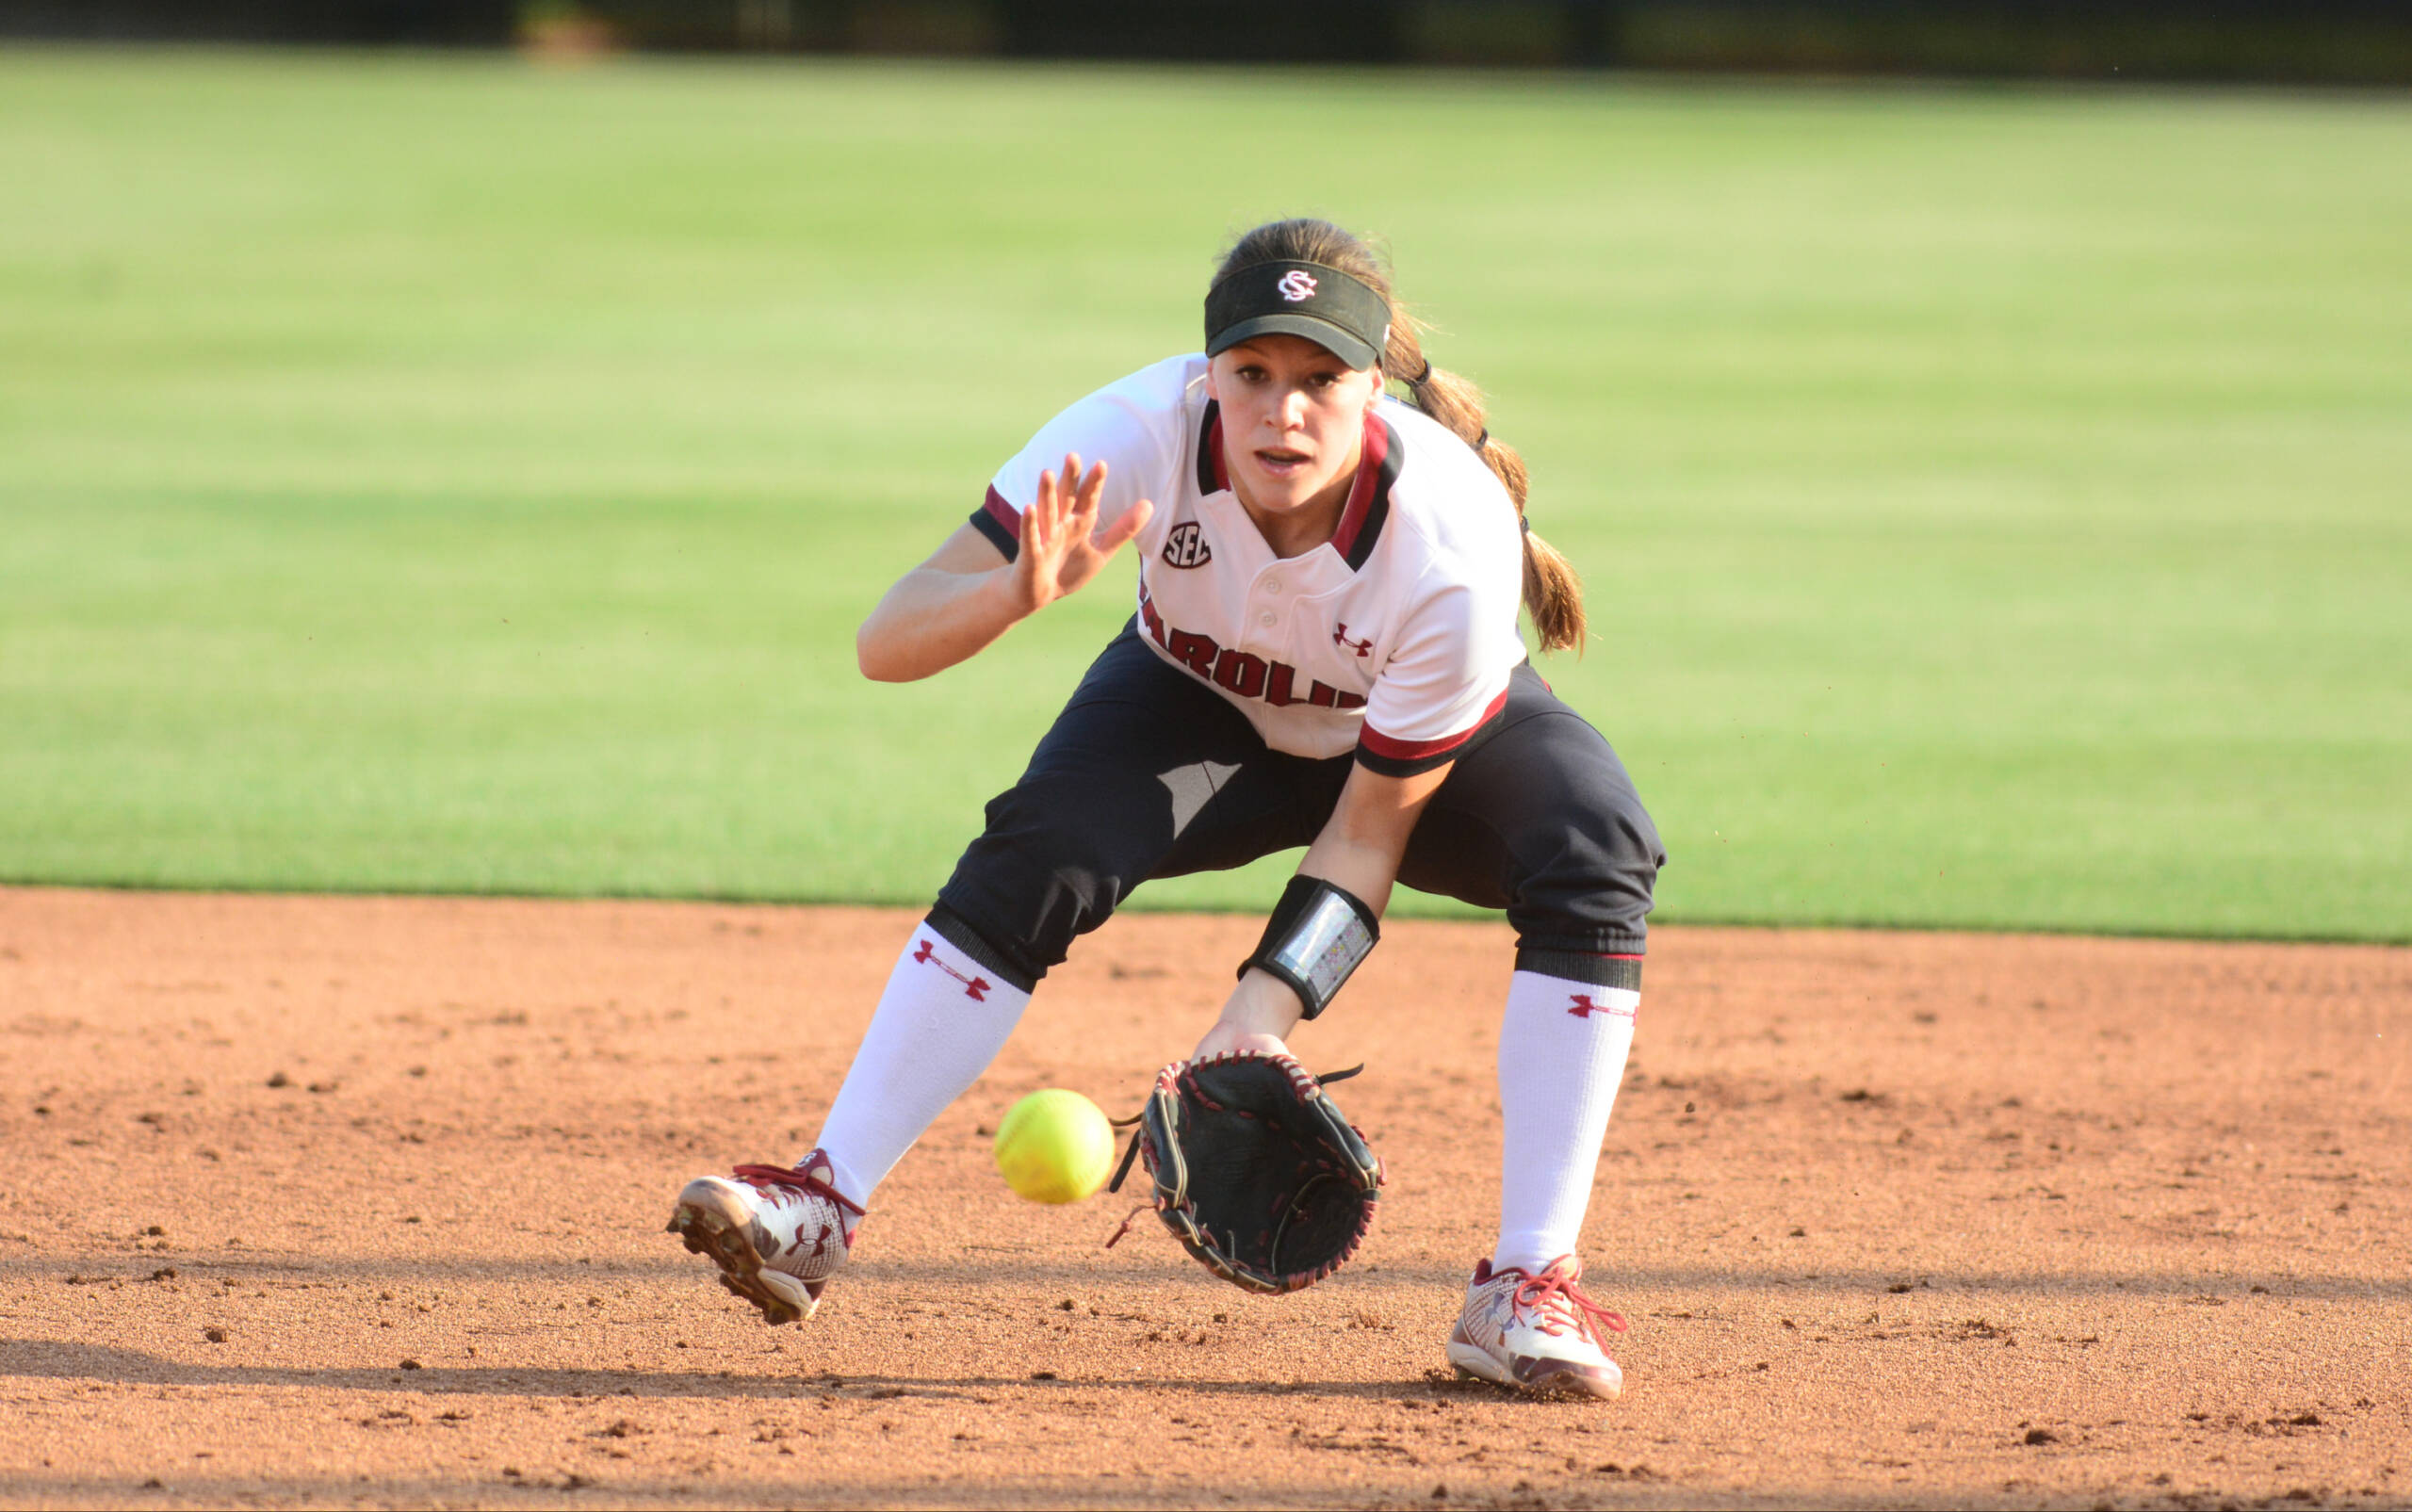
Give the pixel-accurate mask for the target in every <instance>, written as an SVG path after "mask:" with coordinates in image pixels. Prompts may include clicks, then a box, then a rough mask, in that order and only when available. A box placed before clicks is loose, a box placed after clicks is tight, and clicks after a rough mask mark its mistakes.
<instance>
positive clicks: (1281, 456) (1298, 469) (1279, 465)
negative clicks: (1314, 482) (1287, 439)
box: [1256, 447, 1314, 478]
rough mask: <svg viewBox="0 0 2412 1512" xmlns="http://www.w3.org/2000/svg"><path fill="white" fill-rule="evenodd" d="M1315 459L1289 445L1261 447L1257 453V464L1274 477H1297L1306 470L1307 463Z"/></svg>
mask: <svg viewBox="0 0 2412 1512" xmlns="http://www.w3.org/2000/svg"><path fill="white" fill-rule="evenodd" d="M1313 460H1314V459H1312V457H1310V456H1308V455H1307V454H1306V453H1305V452H1303V451H1296V450H1293V449H1292V448H1290V447H1259V448H1257V453H1256V464H1257V465H1258V466H1260V467H1262V468H1263V469H1264V471H1265V472H1266V474H1267V475H1269V476H1271V477H1274V478H1295V477H1296V476H1297V475H1298V474H1299V473H1302V472H1304V471H1306V469H1307V463H1310V462H1312V461H1313Z"/></svg>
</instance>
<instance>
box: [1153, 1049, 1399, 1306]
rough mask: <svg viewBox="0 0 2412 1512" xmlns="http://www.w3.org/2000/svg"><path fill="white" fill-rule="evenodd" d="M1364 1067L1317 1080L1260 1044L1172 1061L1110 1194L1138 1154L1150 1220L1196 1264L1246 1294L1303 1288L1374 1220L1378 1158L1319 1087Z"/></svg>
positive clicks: (1342, 1258)
mask: <svg viewBox="0 0 2412 1512" xmlns="http://www.w3.org/2000/svg"><path fill="white" fill-rule="evenodd" d="M1361 1069H1363V1068H1362V1067H1357V1068H1356V1069H1352V1070H1347V1071H1336V1072H1333V1073H1332V1074H1331V1075H1330V1076H1328V1077H1325V1078H1322V1079H1317V1078H1316V1077H1314V1076H1312V1074H1310V1073H1309V1072H1308V1071H1307V1069H1306V1067H1304V1066H1302V1065H1299V1064H1298V1063H1297V1062H1296V1061H1295V1060H1292V1059H1291V1058H1290V1057H1289V1056H1287V1055H1271V1054H1266V1053H1264V1052H1263V1051H1261V1050H1234V1051H1231V1052H1230V1053H1228V1054H1224V1055H1210V1056H1207V1057H1205V1058H1203V1059H1201V1060H1195V1061H1175V1062H1173V1063H1172V1064H1171V1065H1167V1066H1165V1068H1164V1069H1163V1070H1162V1071H1159V1072H1157V1073H1156V1084H1155V1088H1154V1090H1153V1091H1152V1092H1151V1093H1150V1094H1149V1097H1148V1105H1147V1107H1146V1108H1145V1109H1143V1110H1142V1111H1141V1112H1140V1114H1139V1130H1138V1132H1137V1133H1136V1134H1135V1135H1133V1138H1132V1141H1131V1149H1130V1150H1129V1151H1128V1152H1126V1153H1125V1154H1124V1155H1123V1157H1122V1167H1121V1169H1120V1170H1118V1171H1116V1173H1115V1177H1114V1185H1113V1187H1112V1190H1114V1191H1117V1192H1118V1191H1120V1190H1121V1188H1122V1181H1123V1179H1124V1178H1125V1177H1127V1176H1129V1175H1130V1174H1131V1161H1132V1157H1133V1155H1136V1156H1138V1157H1140V1158H1142V1159H1144V1160H1145V1161H1146V1162H1147V1164H1148V1174H1149V1176H1150V1177H1151V1178H1153V1179H1154V1181H1155V1209H1156V1215H1157V1216H1158V1217H1160V1218H1162V1219H1163V1220H1164V1224H1165V1227H1166V1228H1169V1229H1171V1230H1172V1235H1173V1237H1174V1238H1175V1239H1178V1240H1180V1241H1181V1243H1182V1248H1184V1249H1186V1250H1188V1251H1189V1253H1190V1254H1192V1255H1193V1256H1196V1257H1197V1259H1198V1262H1199V1263H1200V1264H1202V1265H1204V1266H1205V1267H1206V1268H1207V1269H1208V1270H1210V1271H1213V1272H1214V1274H1215V1275H1216V1276H1221V1277H1222V1278H1223V1279H1224V1280H1226V1281H1229V1282H1230V1283H1231V1284H1232V1285H1233V1286H1236V1287H1238V1288H1240V1289H1241V1290H1243V1291H1247V1292H1259V1293H1266V1294H1269V1295H1279V1294H1280V1293H1285V1292H1298V1291H1303V1290H1305V1289H1306V1288H1308V1287H1310V1286H1312V1285H1314V1284H1315V1283H1316V1282H1317V1281H1320V1280H1322V1279H1323V1278H1324V1277H1325V1276H1329V1275H1330V1274H1332V1273H1333V1272H1334V1271H1337V1270H1338V1269H1340V1267H1341V1266H1342V1265H1344V1264H1345V1263H1346V1262H1347V1260H1348V1257H1349V1256H1351V1255H1353V1254H1355V1253H1356V1252H1357V1246H1358V1245H1359V1244H1361V1243H1362V1242H1363V1241H1364V1238H1365V1235H1366V1233H1367V1232H1368V1231H1369V1230H1370V1229H1371V1228H1372V1227H1373V1226H1374V1204H1375V1202H1376V1200H1377V1198H1378V1197H1379V1195H1380V1192H1381V1185H1382V1162H1381V1161H1380V1160H1379V1159H1378V1158H1377V1157H1376V1156H1375V1154H1374V1152H1373V1151H1372V1150H1371V1149H1369V1148H1367V1147H1366V1145H1365V1141H1364V1138H1363V1136H1361V1135H1360V1134H1359V1133H1358V1132H1357V1130H1356V1129H1355V1128H1354V1127H1353V1126H1352V1125H1351V1124H1350V1123H1349V1122H1348V1120H1347V1118H1346V1117H1345V1115H1344V1114H1342V1113H1341V1111H1340V1109H1339V1107H1338V1106H1337V1105H1335V1104H1334V1103H1333V1102H1332V1100H1331V1098H1330V1097H1329V1096H1328V1095H1327V1094H1326V1093H1325V1091H1324V1089H1323V1083H1324V1082H1325V1081H1340V1080H1341V1079H1342V1078H1344V1077H1350V1076H1354V1075H1356V1074H1357V1071H1358V1070H1361ZM1134 1216H1135V1214H1134ZM1120 1237H1121V1235H1120V1234H1116V1236H1115V1238H1116V1239H1119V1238H1120ZM1107 1243H1108V1244H1112V1243H1113V1241H1112V1240H1109V1241H1107Z"/></svg>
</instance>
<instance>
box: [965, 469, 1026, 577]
mask: <svg viewBox="0 0 2412 1512" xmlns="http://www.w3.org/2000/svg"><path fill="white" fill-rule="evenodd" d="M971 528H973V529H975V530H977V531H979V532H980V533H981V534H982V535H985V536H986V537H987V538H988V544H989V545H993V546H995V547H996V548H997V549H998V550H1000V551H1002V552H1003V553H1004V554H1005V560H1006V561H1013V560H1014V559H1015V558H1016V557H1019V556H1020V555H1021V512H1020V511H1019V510H1017V509H1015V508H1014V507H1013V506H1012V505H1011V504H1008V503H1007V502H1005V496H1004V495H1002V494H1000V493H998V492H997V491H996V489H995V488H993V487H991V488H990V489H989V490H988V501H987V502H986V503H985V504H983V505H981V506H980V507H979V508H978V509H976V510H973V511H972V512H971Z"/></svg>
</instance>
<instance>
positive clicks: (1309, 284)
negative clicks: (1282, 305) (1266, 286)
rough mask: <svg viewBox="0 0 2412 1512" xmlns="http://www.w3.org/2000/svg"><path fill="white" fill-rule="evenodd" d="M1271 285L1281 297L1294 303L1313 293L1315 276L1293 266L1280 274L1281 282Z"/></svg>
mask: <svg viewBox="0 0 2412 1512" xmlns="http://www.w3.org/2000/svg"><path fill="white" fill-rule="evenodd" d="M1273 287H1274V289H1275V290H1276V291H1277V292H1279V294H1280V296H1281V297H1282V298H1283V299H1285V300H1288V301H1290V302H1291V303H1292V304H1296V303H1297V302H1298V301H1300V300H1303V299H1307V298H1309V297H1310V296H1312V294H1313V293H1314V291H1315V276H1314V275H1313V274H1312V273H1310V272H1308V271H1307V270H1306V269H1305V268H1292V269H1290V270H1289V271H1288V272H1286V273H1284V274H1282V275H1281V282H1280V283H1279V284H1276V285H1273Z"/></svg>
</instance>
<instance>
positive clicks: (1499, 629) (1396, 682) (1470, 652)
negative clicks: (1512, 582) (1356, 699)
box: [1357, 584, 1524, 777]
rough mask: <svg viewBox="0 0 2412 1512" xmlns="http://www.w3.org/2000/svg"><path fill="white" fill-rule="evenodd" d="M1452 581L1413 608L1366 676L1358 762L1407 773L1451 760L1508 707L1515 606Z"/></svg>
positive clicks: (1520, 655) (1518, 649) (1518, 646)
mask: <svg viewBox="0 0 2412 1512" xmlns="http://www.w3.org/2000/svg"><path fill="white" fill-rule="evenodd" d="M1493 596H1495V595H1491V594H1486V593H1480V592H1478V591H1477V590H1475V589H1474V588H1471V587H1468V586H1465V585H1463V584H1454V585H1451V586H1450V587H1448V588H1445V589H1443V590H1442V591H1441V592H1440V593H1436V594H1434V595H1433V596H1432V597H1430V598H1429V599H1426V601H1425V602H1423V603H1422V604H1420V605H1418V606H1417V607H1416V609H1415V610H1414V611H1413V612H1412V613H1411V614H1410V616H1409V618H1408V621H1407V624H1406V626H1404V627H1403V629H1402V631H1401V633H1400V636H1399V639H1398V643H1397V646H1396V649H1394V650H1393V652H1392V653H1391V658H1390V660H1389V661H1388V662H1386V663H1385V664H1384V665H1383V667H1382V670H1381V674H1380V675H1379V676H1377V678H1376V679H1375V681H1374V691H1373V694H1372V696H1370V697H1369V698H1368V699H1367V700H1366V703H1365V725H1364V729H1363V730H1362V732H1361V734H1360V735H1359V737H1358V740H1357V761H1358V764H1359V765H1361V766H1364V767H1369V768H1371V769H1372V770H1374V771H1376V772H1380V773H1382V774H1383V775H1384V776H1389V777H1411V776H1414V775H1415V774H1416V773H1418V772H1429V771H1431V770H1432V769H1433V768H1434V767H1438V766H1441V765H1443V764H1444V763H1447V762H1450V761H1454V760H1456V759H1457V757H1458V754H1459V752H1460V751H1462V750H1464V749H1465V747H1466V746H1467V745H1468V744H1469V743H1470V742H1471V741H1473V740H1475V738H1476V737H1477V736H1479V735H1481V734H1483V733H1484V732H1485V730H1486V728H1487V727H1489V726H1490V725H1491V724H1492V723H1495V722H1496V721H1497V720H1498V719H1499V717H1500V713H1501V711H1502V710H1504V709H1505V708H1506V707H1507V678H1508V675H1509V674H1510V673H1512V672H1513V671H1514V670H1515V669H1516V666H1517V664H1518V663H1519V662H1521V661H1522V660H1524V642H1523V640H1522V639H1521V638H1520V637H1519V636H1518V634H1517V631H1516V608H1515V605H1514V604H1513V603H1509V604H1506V605H1501V604H1496V603H1492V602H1491V601H1490V600H1491V598H1492V597H1493Z"/></svg>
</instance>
